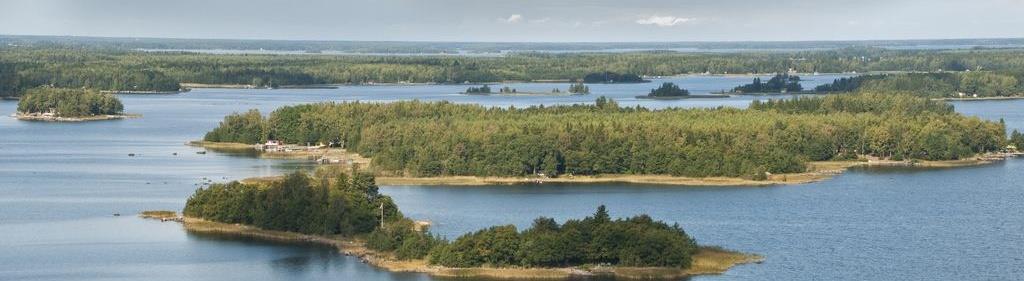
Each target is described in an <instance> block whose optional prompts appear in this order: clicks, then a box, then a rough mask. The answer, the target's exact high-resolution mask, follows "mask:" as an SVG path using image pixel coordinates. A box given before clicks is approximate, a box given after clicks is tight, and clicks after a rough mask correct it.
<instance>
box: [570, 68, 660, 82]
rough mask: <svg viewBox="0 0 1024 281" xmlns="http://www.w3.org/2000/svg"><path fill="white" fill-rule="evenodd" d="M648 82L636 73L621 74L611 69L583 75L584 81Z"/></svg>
mask: <svg viewBox="0 0 1024 281" xmlns="http://www.w3.org/2000/svg"><path fill="white" fill-rule="evenodd" d="M644 82H648V81H647V80H644V78H642V77H640V76H639V75H636V74H629V73H626V74H620V73H615V72H610V71H605V72H598V73H588V74H587V75H585V76H583V83H644Z"/></svg>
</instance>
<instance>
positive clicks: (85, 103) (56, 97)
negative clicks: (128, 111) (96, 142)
mask: <svg viewBox="0 0 1024 281" xmlns="http://www.w3.org/2000/svg"><path fill="white" fill-rule="evenodd" d="M18 112H20V113H53V114H54V116H58V117H82V116H93V115H108V114H109V115H116V114H121V113H123V112H124V105H123V104H121V100H119V99H118V98H117V97H115V96H114V95H112V94H103V93H99V92H97V91H94V90H80V89H54V88H34V89H31V90H29V91H28V92H27V93H25V95H24V96H23V97H21V100H20V101H19V102H18Z"/></svg>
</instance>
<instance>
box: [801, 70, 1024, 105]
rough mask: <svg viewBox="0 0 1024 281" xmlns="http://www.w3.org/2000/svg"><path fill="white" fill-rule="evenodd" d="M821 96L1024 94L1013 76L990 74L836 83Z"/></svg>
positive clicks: (822, 87)
mask: <svg viewBox="0 0 1024 281" xmlns="http://www.w3.org/2000/svg"><path fill="white" fill-rule="evenodd" d="M815 91H818V92H858V91H860V92H879V91H895V92H906V93H911V94H914V95H917V96H922V97H930V98H948V97H954V98H955V97H961V95H960V94H961V93H962V94H963V95H964V96H963V97H974V96H977V97H1000V96H1014V95H1020V94H1024V85H1022V84H1021V80H1019V79H1018V78H1017V77H1014V76H1013V75H1008V74H1000V73H995V72H989V71H971V72H959V73H951V72H943V73H904V74H876V75H863V76H856V77H849V78H840V79H836V80H835V81H833V82H832V83H830V84H824V85H820V86H818V87H817V88H815Z"/></svg>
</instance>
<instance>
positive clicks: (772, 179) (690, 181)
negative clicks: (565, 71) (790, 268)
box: [377, 154, 1008, 187]
mask: <svg viewBox="0 0 1024 281" xmlns="http://www.w3.org/2000/svg"><path fill="white" fill-rule="evenodd" d="M1007 156H1008V155H1001V154H986V155H981V156H978V157H972V158H968V159H960V160H948V161H892V160H877V159H873V160H867V161H818V162H809V163H807V166H808V169H807V172H803V173H785V174H772V175H769V176H768V179H767V180H763V181H757V180H750V179H744V178H734V177H705V178H694V177H681V176H671V175H616V174H612V175H595V176H561V177H558V178H540V177H474V176H443V177H393V176H378V177H377V183H378V184H380V185H426V186H429V185H512V184H539V183H635V184H661V185H679V186H755V187H756V186H769V185H783V184H804V183H811V182H818V181H823V180H827V179H830V178H832V177H834V176H836V175H839V174H842V173H843V172H845V171H846V170H847V169H849V168H853V167H919V168H952V167H965V166H976V165H984V164H989V163H992V162H995V161H1001V160H1003V159H1005V157H1007Z"/></svg>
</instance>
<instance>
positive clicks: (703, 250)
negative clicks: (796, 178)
mask: <svg viewBox="0 0 1024 281" xmlns="http://www.w3.org/2000/svg"><path fill="white" fill-rule="evenodd" d="M150 213H159V214H164V212H150ZM175 216H176V214H175ZM144 218H146V217H144ZM150 219H160V220H161V221H175V222H180V223H182V225H183V227H184V228H185V230H186V231H187V232H190V233H196V234H215V235H229V236H237V237H246V238H254V239H262V240H268V241H277V242H299V243H315V244H321V245H324V246H329V247H334V248H335V249H337V250H338V251H339V252H340V253H342V254H344V255H346V256H354V257H357V258H359V259H360V260H361V261H362V262H363V263H365V264H368V265H371V266H374V267H376V268H379V269H383V270H387V271H389V272H412V273H425V274H428V275H430V276H435V277H457V278H472V277H477V278H479V277H483V278H496V279H569V278H572V277H579V276H613V277H618V278H626V279H678V278H684V277H688V276H697V275H713V274H722V273H724V272H726V271H727V270H729V269H730V268H732V267H735V266H737V265H742V264H750V263H761V262H763V261H764V257H761V256H758V255H754V254H745V253H739V252H735V251H730V250H725V249H722V248H718V247H707V246H701V247H700V248H699V250H698V252H697V253H696V254H694V255H693V262H692V264H691V266H690V268H688V269H681V268H670V267H617V266H574V267H563V268H524V267H508V268H491V267H478V268H449V267H443V266H436V265H430V264H428V263H427V261H426V260H423V259H418V260H397V259H395V258H394V257H393V256H392V255H391V254H390V253H382V252H377V251H374V250H370V249H368V248H366V246H365V244H364V242H363V241H361V240H359V239H351V238H345V237H340V236H320V235H308V234H300V233H294V232H285V231H274V230H265V229H260V228H257V227H253V226H248V225H241V224H227V223H219V222H212V221H207V220H204V219H200V218H192V217H175V218H172V219H167V218H155V217H150ZM175 219H177V220H175Z"/></svg>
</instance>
